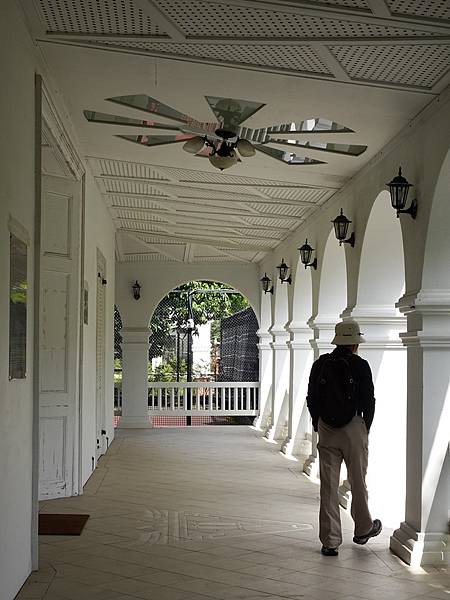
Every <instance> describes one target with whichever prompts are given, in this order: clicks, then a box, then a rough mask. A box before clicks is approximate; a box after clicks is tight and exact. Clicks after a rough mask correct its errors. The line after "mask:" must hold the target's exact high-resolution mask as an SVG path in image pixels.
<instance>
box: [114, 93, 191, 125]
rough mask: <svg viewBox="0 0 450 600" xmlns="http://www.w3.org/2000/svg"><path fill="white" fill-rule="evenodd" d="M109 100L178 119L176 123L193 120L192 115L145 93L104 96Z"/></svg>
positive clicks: (173, 119)
mask: <svg viewBox="0 0 450 600" xmlns="http://www.w3.org/2000/svg"><path fill="white" fill-rule="evenodd" d="M106 100H108V101H109V102H115V103H116V104H121V105H122V106H129V107H130V108H136V109H138V110H143V111H144V112H146V113H150V114H153V115H158V116H160V117H166V118H167V119H171V120H172V121H178V123H188V122H191V121H194V119H192V117H190V116H189V115H186V114H184V113H180V112H178V111H177V110H175V109H174V108H172V107H171V106H168V105H167V104H164V103H163V102H160V101H159V100H156V98H152V97H151V96H147V94H137V95H132V96H114V97H112V98H106Z"/></svg>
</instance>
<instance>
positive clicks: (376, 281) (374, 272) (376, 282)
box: [357, 191, 405, 315]
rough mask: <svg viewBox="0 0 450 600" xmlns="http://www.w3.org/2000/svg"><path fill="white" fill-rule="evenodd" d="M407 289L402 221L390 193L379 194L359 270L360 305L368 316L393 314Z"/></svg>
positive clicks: (369, 224) (371, 214)
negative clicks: (396, 215) (394, 208)
mask: <svg viewBox="0 0 450 600" xmlns="http://www.w3.org/2000/svg"><path fill="white" fill-rule="evenodd" d="M404 286H405V261H404V254H403V237H402V230H401V226H400V219H397V218H396V217H395V212H394V210H393V209H392V207H391V203H390V197H389V192H387V191H383V192H381V193H380V194H378V196H377V198H376V200H375V202H374V205H373V207H372V211H371V213H370V216H369V220H368V222H367V226H366V231H365V235H364V240H363V247H362V253H361V261H360V267H359V282H358V297H357V306H358V309H359V310H363V311H364V309H365V311H366V313H369V314H370V313H371V312H373V311H374V310H375V312H376V313H377V314H378V315H379V314H380V313H381V311H382V310H383V309H382V307H384V310H385V311H386V312H387V313H392V312H393V310H394V305H395V303H396V302H397V301H398V299H399V298H400V296H402V294H403V292H404Z"/></svg>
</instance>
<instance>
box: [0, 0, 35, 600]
mask: <svg viewBox="0 0 450 600" xmlns="http://www.w3.org/2000/svg"><path fill="white" fill-rule="evenodd" d="M0 57H2V58H0V73H1V80H2V91H1V93H0V273H1V274H2V286H1V293H0V328H1V329H0V330H1V335H0V356H1V360H0V389H1V397H0V482H1V483H0V597H1V598H2V600H10V599H12V598H13V597H14V596H15V594H16V593H17V591H18V589H19V588H20V586H21V585H22V583H23V582H24V580H25V578H26V577H27V575H28V573H29V572H30V568H31V534H30V528H31V510H32V507H31V483H32V458H31V454H32V417H33V401H32V379H33V369H32V366H33V354H32V351H33V247H32V246H31V247H30V248H29V251H28V282H29V294H28V336H27V337H28V339H27V342H28V348H27V378H26V379H25V380H20V381H8V342H9V340H8V337H9V333H8V331H9V230H8V226H7V224H8V217H9V215H11V216H12V217H13V218H14V219H16V220H17V221H19V222H20V223H21V224H22V225H23V226H24V227H25V228H26V229H27V230H28V232H29V234H30V236H31V239H33V234H34V63H33V58H32V54H31V51H29V47H28V38H27V34H26V31H25V28H24V27H23V25H22V22H21V18H20V14H19V11H18V9H17V7H16V5H15V3H14V2H12V0H5V1H4V2H2V7H1V18H0ZM5 57H8V60H5Z"/></svg>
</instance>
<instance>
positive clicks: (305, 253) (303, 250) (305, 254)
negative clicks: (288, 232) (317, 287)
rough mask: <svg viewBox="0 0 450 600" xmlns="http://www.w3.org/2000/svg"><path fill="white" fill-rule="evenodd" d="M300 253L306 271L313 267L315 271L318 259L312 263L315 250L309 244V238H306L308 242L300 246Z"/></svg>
mask: <svg viewBox="0 0 450 600" xmlns="http://www.w3.org/2000/svg"><path fill="white" fill-rule="evenodd" d="M299 251H300V260H301V261H302V264H304V265H305V269H306V267H312V268H313V269H317V258H315V259H314V260H313V262H311V256H312V253H313V252H314V248H311V246H310V245H309V244H308V238H306V242H305V243H304V244H303V246H300V248H299Z"/></svg>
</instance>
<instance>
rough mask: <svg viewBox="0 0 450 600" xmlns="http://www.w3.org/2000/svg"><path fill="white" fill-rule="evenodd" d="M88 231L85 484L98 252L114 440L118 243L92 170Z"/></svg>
mask: <svg viewBox="0 0 450 600" xmlns="http://www.w3.org/2000/svg"><path fill="white" fill-rule="evenodd" d="M85 196H86V208H85V211H86V216H85V220H86V228H85V257H84V280H85V281H86V282H87V285H88V290H89V296H88V298H89V319H88V324H87V325H83V334H84V340H83V396H82V397H83V406H82V432H83V440H82V482H83V485H84V484H85V483H86V481H87V479H88V478H89V476H90V475H91V473H92V457H95V449H96V439H97V436H96V431H95V425H96V412H95V410H96V403H95V396H96V294H97V273H98V271H97V248H98V249H99V250H100V252H101V253H102V254H103V256H104V257H105V259H106V280H107V282H108V283H107V285H106V298H105V307H106V311H105V371H106V372H105V418H106V423H105V424H106V427H105V429H106V432H107V433H106V436H107V437H108V439H109V443H111V442H112V440H113V438H114V423H113V416H114V296H115V289H114V288H115V242H114V231H115V230H114V225H113V222H112V219H111V216H110V215H109V213H108V210H107V208H106V206H105V204H104V202H103V199H102V197H101V196H100V193H99V191H98V188H97V187H96V185H95V181H94V179H93V177H92V174H91V173H90V171H89V169H88V170H87V172H86V188H85Z"/></svg>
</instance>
